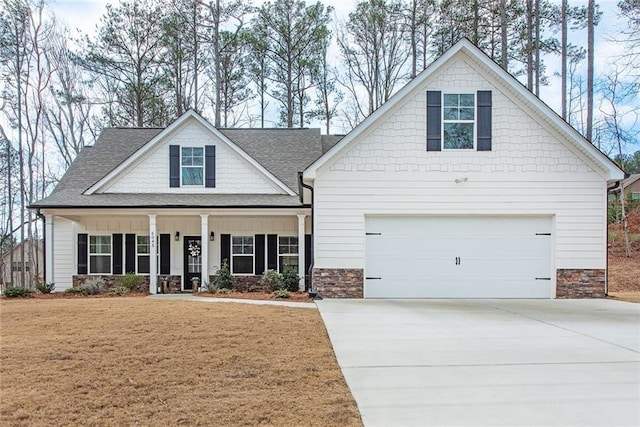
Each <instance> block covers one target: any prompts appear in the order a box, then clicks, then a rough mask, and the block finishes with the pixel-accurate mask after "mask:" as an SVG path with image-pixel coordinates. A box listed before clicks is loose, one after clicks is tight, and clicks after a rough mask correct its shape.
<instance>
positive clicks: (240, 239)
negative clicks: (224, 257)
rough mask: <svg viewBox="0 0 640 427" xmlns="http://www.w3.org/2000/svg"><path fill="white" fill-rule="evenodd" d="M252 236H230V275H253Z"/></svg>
mask: <svg viewBox="0 0 640 427" xmlns="http://www.w3.org/2000/svg"><path fill="white" fill-rule="evenodd" d="M253 256H254V242H253V236H231V273H232V274H253V267H254V262H253Z"/></svg>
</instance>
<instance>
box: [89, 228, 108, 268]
mask: <svg viewBox="0 0 640 427" xmlns="http://www.w3.org/2000/svg"><path fill="white" fill-rule="evenodd" d="M89 274H111V236H109V235H106V236H89Z"/></svg>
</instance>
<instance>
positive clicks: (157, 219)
mask: <svg viewBox="0 0 640 427" xmlns="http://www.w3.org/2000/svg"><path fill="white" fill-rule="evenodd" d="M44 214H45V219H46V230H45V233H46V236H47V239H46V253H47V257H46V258H47V269H46V270H47V273H46V275H47V281H48V282H49V281H51V282H55V283H56V289H57V290H64V289H66V288H69V287H72V286H79V285H80V284H82V283H83V282H84V281H85V280H87V279H91V278H102V279H103V280H104V281H105V282H106V283H107V284H108V285H111V284H115V283H117V282H118V280H119V278H120V277H122V276H123V275H125V274H127V273H133V274H136V275H138V276H141V282H142V283H144V284H145V286H147V284H148V290H149V292H150V293H152V294H156V293H162V292H170V293H179V292H195V291H198V290H200V289H205V288H206V287H207V285H208V284H209V283H210V282H211V280H212V278H213V276H214V275H215V274H216V272H217V271H218V270H219V269H220V267H221V266H222V263H223V262H226V263H227V265H228V266H229V270H230V272H231V273H232V274H233V275H234V276H235V277H236V284H237V287H238V288H239V289H240V290H249V289H252V288H256V286H257V285H258V284H259V281H260V278H261V276H262V274H263V272H264V271H265V270H267V269H272V270H276V271H279V272H284V271H285V270H287V269H294V270H295V271H296V272H297V273H298V275H299V276H300V282H299V290H301V291H303V290H305V289H306V284H305V282H306V275H307V271H308V266H309V262H310V251H311V248H310V244H311V235H310V230H311V224H310V222H311V221H310V216H309V215H310V211H309V209H308V208H268V209H217V210H216V209H212V210H206V209H203V210H195V209H189V210H186V209H185V210H178V209H154V210H152V209H147V210H141V209H136V210H127V209H119V210H115V209H102V210H97V209H93V210H90V209H83V210H80V209H78V210H74V211H67V212H56V213H53V212H44Z"/></svg>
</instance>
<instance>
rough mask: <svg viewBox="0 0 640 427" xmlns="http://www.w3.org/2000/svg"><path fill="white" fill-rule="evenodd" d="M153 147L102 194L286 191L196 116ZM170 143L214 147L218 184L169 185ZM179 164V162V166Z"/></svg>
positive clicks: (104, 186) (102, 189)
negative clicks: (206, 185) (209, 185)
mask: <svg viewBox="0 0 640 427" xmlns="http://www.w3.org/2000/svg"><path fill="white" fill-rule="evenodd" d="M150 143H152V144H154V145H153V147H152V148H151V149H150V150H148V151H147V152H145V153H144V155H142V156H141V157H140V158H138V159H136V160H135V161H134V162H132V163H131V164H129V165H127V167H126V168H125V169H124V170H122V171H120V172H119V173H117V174H116V175H115V176H113V177H110V179H107V182H106V183H104V184H102V185H101V186H100V187H99V190H98V192H99V193H124V194H126V193H179V194H185V193H186V194H209V193H211V194H287V191H285V189H284V188H283V185H281V186H278V185H277V182H275V181H274V179H272V177H270V176H268V175H267V174H266V173H265V171H262V170H260V169H258V168H256V166H255V165H254V164H252V163H251V162H250V161H248V160H247V158H245V157H244V156H243V155H242V154H241V152H240V150H239V149H237V148H236V149H234V147H232V146H231V143H230V141H228V140H226V138H224V136H221V135H220V136H218V135H216V134H215V133H213V132H211V131H210V130H209V129H207V128H206V127H205V126H204V125H203V123H201V122H200V121H199V120H196V119H195V118H191V119H188V120H185V121H184V122H183V123H182V124H181V125H180V126H178V127H177V128H175V129H173V130H171V131H170V132H168V133H167V134H166V135H161V136H160V139H159V140H157V141H152V142H150ZM170 146H176V147H177V149H178V150H180V149H182V148H183V147H185V148H198V149H201V150H202V152H203V153H204V151H205V147H207V146H213V147H215V164H214V167H215V187H212V188H209V187H205V186H204V183H203V185H199V186H178V187H171V186H170ZM178 167H180V165H178Z"/></svg>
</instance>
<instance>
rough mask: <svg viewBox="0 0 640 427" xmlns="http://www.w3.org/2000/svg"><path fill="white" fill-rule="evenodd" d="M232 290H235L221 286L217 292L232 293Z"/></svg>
mask: <svg viewBox="0 0 640 427" xmlns="http://www.w3.org/2000/svg"><path fill="white" fill-rule="evenodd" d="M231 292H233V290H232V289H229V288H220V289H218V290H217V291H216V293H217V294H230V293H231Z"/></svg>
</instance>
